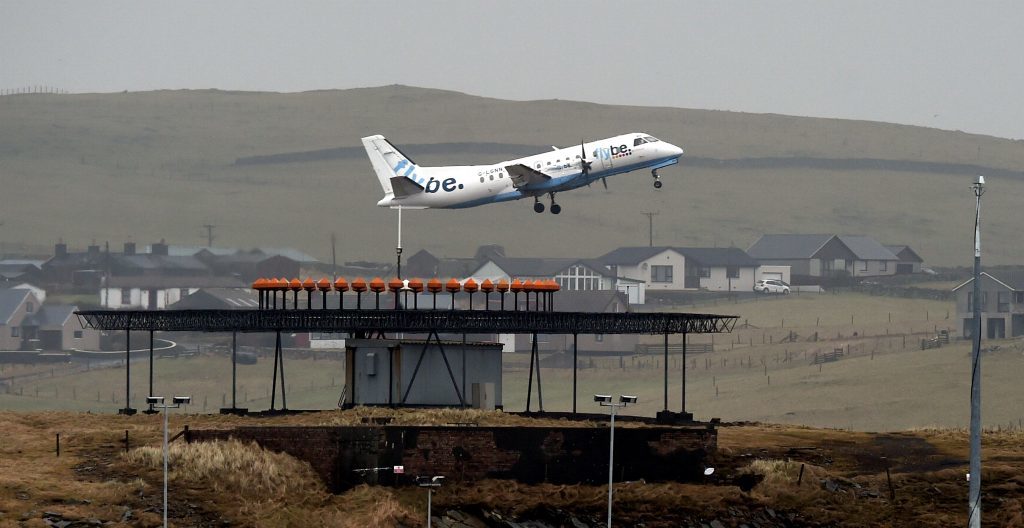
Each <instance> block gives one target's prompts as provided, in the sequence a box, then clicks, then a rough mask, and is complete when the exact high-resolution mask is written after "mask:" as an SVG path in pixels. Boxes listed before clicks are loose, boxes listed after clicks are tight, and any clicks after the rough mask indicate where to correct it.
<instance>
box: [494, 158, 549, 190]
mask: <svg viewBox="0 0 1024 528" xmlns="http://www.w3.org/2000/svg"><path fill="white" fill-rule="evenodd" d="M505 171H506V172H508V175H509V177H510V178H512V185H514V186H515V187H516V188H517V189H518V188H520V187H526V186H528V185H531V184H535V183H543V182H546V181H548V180H550V179H551V176H548V175H547V174H544V173H543V172H540V171H537V170H534V169H531V168H530V167H527V166H526V165H523V164H522V163H517V164H515V165H508V166H506V167H505Z"/></svg>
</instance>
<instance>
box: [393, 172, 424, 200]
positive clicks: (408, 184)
mask: <svg viewBox="0 0 1024 528" xmlns="http://www.w3.org/2000/svg"><path fill="white" fill-rule="evenodd" d="M391 189H392V190H393V191H394V193H395V198H405V197H406V196H410V195H413V194H416V193H419V192H422V191H423V186H422V185H420V184H418V183H416V182H414V181H412V180H410V179H409V178H406V177H405V176H394V177H392V178H391Z"/></svg>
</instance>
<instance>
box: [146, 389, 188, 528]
mask: <svg viewBox="0 0 1024 528" xmlns="http://www.w3.org/2000/svg"><path fill="white" fill-rule="evenodd" d="M172 401H173V402H174V403H173V404H166V403H164V397H163V396H147V397H146V403H148V404H150V405H151V406H153V408H154V409H161V410H163V412H164V446H163V447H164V449H163V451H164V507H163V512H164V513H163V519H164V524H163V526H164V528H167V415H168V412H167V410H168V409H177V408H179V407H181V406H182V405H188V404H189V403H192V397H191V396H175V397H174V398H172Z"/></svg>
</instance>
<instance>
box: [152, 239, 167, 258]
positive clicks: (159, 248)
mask: <svg viewBox="0 0 1024 528" xmlns="http://www.w3.org/2000/svg"><path fill="white" fill-rule="evenodd" d="M150 254H153V255H163V256H165V257H166V256H167V242H165V241H164V239H162V238H161V239H160V242H157V243H156V244H153V249H152V250H151V251H150Z"/></svg>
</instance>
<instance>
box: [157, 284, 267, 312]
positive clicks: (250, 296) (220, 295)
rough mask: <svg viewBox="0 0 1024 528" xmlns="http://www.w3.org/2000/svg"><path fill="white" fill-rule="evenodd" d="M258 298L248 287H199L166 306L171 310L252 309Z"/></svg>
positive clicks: (256, 304)
mask: <svg viewBox="0 0 1024 528" xmlns="http://www.w3.org/2000/svg"><path fill="white" fill-rule="evenodd" d="M259 306H260V302H259V298H258V296H257V295H256V293H254V292H253V291H252V290H250V289H248V288H201V289H198V290H195V291H193V292H192V293H189V294H188V295H186V296H185V297H182V298H181V299H180V300H179V301H178V302H176V303H172V304H171V305H170V306H168V309H171V310H254V309H257V308H259Z"/></svg>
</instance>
